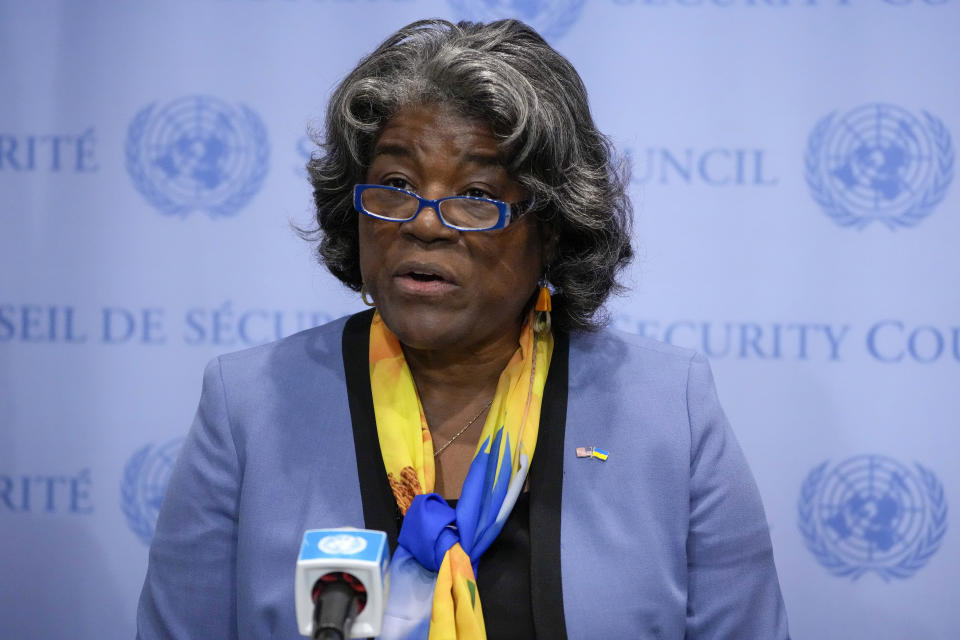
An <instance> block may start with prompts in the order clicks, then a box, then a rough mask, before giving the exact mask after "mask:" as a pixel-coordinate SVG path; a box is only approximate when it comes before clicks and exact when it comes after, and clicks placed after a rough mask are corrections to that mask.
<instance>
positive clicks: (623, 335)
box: [570, 328, 707, 371]
mask: <svg viewBox="0 0 960 640" xmlns="http://www.w3.org/2000/svg"><path fill="white" fill-rule="evenodd" d="M570 352H571V355H572V356H574V355H575V356H576V357H584V356H586V357H587V358H589V359H600V360H602V361H605V362H606V363H608V364H610V365H615V364H620V363H622V364H631V365H634V366H641V367H644V368H645V367H647V366H651V367H655V368H660V369H663V368H666V369H676V370H684V371H686V370H687V369H688V368H689V367H690V365H691V364H692V363H701V362H702V363H706V361H707V359H706V358H705V357H704V356H703V355H702V354H701V353H699V352H698V351H695V350H693V349H688V348H686V347H678V346H675V345H672V344H667V343H665V342H660V341H659V340H655V339H653V338H649V337H646V336H641V335H637V334H634V333H627V332H625V331H620V330H618V329H611V328H604V329H600V330H599V331H595V332H589V333H588V332H577V333H574V334H572V335H571V336H570Z"/></svg>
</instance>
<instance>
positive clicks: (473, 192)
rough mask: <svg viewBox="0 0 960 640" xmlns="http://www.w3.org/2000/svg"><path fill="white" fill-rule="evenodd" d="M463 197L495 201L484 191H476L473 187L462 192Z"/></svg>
mask: <svg viewBox="0 0 960 640" xmlns="http://www.w3.org/2000/svg"><path fill="white" fill-rule="evenodd" d="M463 195H465V196H469V197H471V198H486V199H487V200H496V198H494V197H493V196H492V195H490V193H488V192H487V191H484V190H483V189H478V188H476V187H474V188H473V189H467V190H466V191H464V192H463Z"/></svg>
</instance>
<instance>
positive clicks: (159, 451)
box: [120, 438, 183, 544]
mask: <svg viewBox="0 0 960 640" xmlns="http://www.w3.org/2000/svg"><path fill="white" fill-rule="evenodd" d="M182 445H183V438H175V439H174V440H171V441H169V442H167V443H166V444H164V445H161V446H159V447H155V446H153V445H147V446H145V447H143V448H141V449H138V450H137V451H136V452H135V453H134V454H133V455H132V456H131V457H130V460H129V461H128V462H127V464H126V466H125V467H124V469H123V482H122V483H121V485H120V507H121V509H122V510H123V515H124V516H125V517H126V519H127V524H128V525H129V526H130V530H131V531H133V532H134V533H135V534H136V535H137V537H138V538H140V539H141V540H142V541H143V542H144V544H150V541H151V540H152V539H153V532H154V530H155V529H156V526H157V515H158V514H159V513H160V504H161V502H163V494H164V493H166V491H167V482H168V481H169V480H170V472H171V471H172V470H173V463H174V462H175V461H176V459H177V454H178V453H180V447H181V446H182Z"/></svg>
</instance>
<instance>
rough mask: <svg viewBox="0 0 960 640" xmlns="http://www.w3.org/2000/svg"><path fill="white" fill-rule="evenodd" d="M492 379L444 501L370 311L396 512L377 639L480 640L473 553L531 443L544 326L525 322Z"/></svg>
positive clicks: (414, 412) (511, 498)
mask: <svg viewBox="0 0 960 640" xmlns="http://www.w3.org/2000/svg"><path fill="white" fill-rule="evenodd" d="M519 343H520V344H519V347H518V349H517V351H516V352H515V353H514V354H513V357H512V358H511V359H510V362H509V363H507V366H506V368H505V369H504V370H503V373H502V374H500V380H499V382H498V383H497V391H496V395H495V396H494V398H493V404H491V406H490V411H489V413H488V414H487V419H486V422H485V423H484V425H483V431H482V432H481V434H480V440H479V443H478V445H477V451H476V453H475V454H474V457H473V462H472V463H471V464H470V469H469V471H468V472H467V478H466V480H465V481H464V483H463V489H462V491H461V494H460V499H459V500H458V501H457V507H456V509H455V510H454V509H453V508H452V507H450V506H449V505H448V504H447V502H446V500H444V499H443V498H442V497H440V496H439V495H437V494H436V493H433V487H434V477H435V469H434V463H433V441H432V440H431V438H430V430H429V428H428V427H427V421H426V418H425V417H424V413H423V407H422V406H421V405H420V398H419V396H418V395H417V391H416V387H415V386H414V382H413V376H412V375H411V373H410V369H409V367H408V366H407V362H406V360H405V359H404V357H403V351H402V349H401V348H400V342H399V341H398V340H397V337H396V336H395V335H393V333H392V332H391V331H390V330H389V329H388V328H387V326H386V325H385V324H384V323H383V320H382V319H381V318H380V314H375V315H374V317H373V323H372V324H371V326H370V386H371V389H372V391H373V407H374V412H375V414H376V420H377V434H378V436H379V439H380V451H381V453H382V455H383V462H384V465H385V466H386V470H387V478H388V479H389V481H390V487H391V488H392V489H393V495H394V497H395V498H396V500H397V505H398V506H399V507H400V511H401V513H403V514H404V521H403V526H402V528H401V529H400V537H399V546H398V547H397V550H396V552H395V553H394V555H393V559H392V561H391V565H390V597H389V600H388V603H387V612H386V616H385V618H384V628H383V633H382V634H381V635H380V638H381V640H399V639H401V638H402V639H404V640H455V639H456V640H483V639H485V638H486V630H485V628H484V625H483V610H482V609H481V607H480V594H479V593H477V582H476V571H477V563H478V562H479V560H480V556H481V555H483V552H484V551H486V550H487V548H488V547H489V546H490V544H491V543H492V542H493V541H494V539H496V537H497V535H499V533H500V530H501V529H503V525H504V523H505V522H506V520H507V517H508V516H509V515H510V512H511V511H512V510H513V505H514V504H516V502H517V498H518V497H519V495H520V492H521V491H522V490H523V486H524V482H525V481H526V478H527V471H528V470H529V468H530V461H531V460H532V459H533V451H534V448H535V447H536V444H537V432H538V431H539V428H540V405H541V401H542V398H543V388H544V386H545V384H546V380H547V371H548V370H549V368H550V357H551V355H552V353H553V336H552V335H551V333H550V332H549V330H548V331H544V332H535V331H534V330H533V312H531V314H530V317H528V319H527V322H526V323H525V324H524V327H523V330H522V331H521V334H520V341H519Z"/></svg>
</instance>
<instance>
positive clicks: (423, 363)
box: [138, 21, 787, 640]
mask: <svg viewBox="0 0 960 640" xmlns="http://www.w3.org/2000/svg"><path fill="white" fill-rule="evenodd" d="M322 147H323V149H324V155H322V156H321V157H318V158H316V159H314V160H312V161H311V162H310V165H309V169H310V174H311V178H312V182H313V186H314V194H315V200H316V205H317V220H318V223H319V235H320V238H321V241H320V245H319V253H320V257H321V260H322V262H323V263H324V264H325V265H326V266H327V267H328V268H329V269H330V270H331V272H332V273H333V274H334V275H335V276H337V277H338V278H339V279H340V280H342V281H343V282H344V283H345V284H346V285H347V286H349V287H351V288H353V289H355V290H358V291H360V292H361V294H362V296H363V299H364V300H365V301H366V302H367V303H368V304H370V305H372V306H375V307H376V310H375V312H374V311H370V312H366V313H362V314H358V315H355V316H352V317H350V318H346V319H341V320H339V321H336V322H333V323H331V324H329V325H326V326H323V327H318V328H316V329H312V330H309V331H306V332H303V333H300V334H297V335H294V336H291V337H290V338H287V339H284V340H281V341H280V342H277V343H274V344H271V345H266V346H263V347H258V348H255V349H251V350H248V351H244V352H240V353H237V354H232V355H229V356H223V357H221V358H219V359H217V360H215V361H214V362H213V363H211V364H210V365H209V366H208V368H207V371H206V374H205V378H204V390H203V394H202V396H201V401H200V407H199V410H198V415H197V419H196V422H195V424H194V426H193V429H192V430H191V433H190V437H189V438H188V441H187V444H186V445H185V446H184V449H183V452H182V454H181V457H180V460H179V461H178V463H177V465H176V468H175V471H174V473H173V476H172V477H171V479H170V483H169V486H168V492H167V497H166V499H165V502H164V505H163V509H162V512H161V515H160V519H159V521H158V524H157V532H156V536H155V538H154V543H153V546H152V548H151V553H150V567H149V570H148V573H147V578H146V583H145V585H144V590H143V594H142V596H141V602H140V610H139V616H138V629H139V635H140V636H141V637H143V638H154V637H163V638H181V637H182V638H198V637H215V638H223V637H228V638H230V637H243V638H265V637H295V636H296V635H297V632H296V622H295V620H294V612H293V601H294V599H293V590H292V587H293V569H294V561H295V558H296V556H297V550H298V546H299V541H300V536H301V534H302V532H303V531H304V530H305V529H308V528H320V527H336V526H358V527H367V528H374V529H382V530H385V531H387V533H388V536H389V538H390V542H391V547H392V549H395V551H394V555H393V559H392V564H391V595H390V601H389V604H388V613H387V617H386V619H385V622H384V625H385V630H384V633H383V636H382V637H384V638H404V637H409V638H426V637H427V634H428V633H429V634H430V637H434V638H455V637H456V638H483V637H490V638H532V637H538V638H550V639H553V638H563V637H570V638H620V637H622V638H678V639H679V638H736V639H737V640H746V639H751V638H757V639H762V640H771V639H777V638H784V637H786V634H787V632H786V620H785V615H784V612H783V603H782V600H781V597H780V592H779V586H778V583H777V577H776V571H775V569H774V565H773V559H772V552H771V547H770V540H769V535H768V531H767V526H766V522H765V520H764V515H763V510H762V506H761V504H760V501H759V497H758V494H757V491H756V488H755V486H754V484H753V480H752V478H751V476H750V473H749V470H748V469H747V467H746V464H745V462H744V459H743V456H742V454H741V452H740V450H739V448H738V447H737V444H736V442H735V440H734V438H733V436H732V434H731V433H730V431H729V427H728V425H727V423H726V420H725V418H724V416H723V413H722V411H721V409H720V407H719V405H718V403H717V400H716V395H715V392H714V389H713V383H712V380H711V377H710V372H709V368H708V366H707V364H706V361H705V360H704V359H703V358H702V357H701V356H698V355H695V354H692V353H690V352H687V351H684V350H681V349H677V348H674V347H669V346H666V345H662V344H659V343H656V342H653V341H651V340H647V339H643V338H639V337H636V336H627V335H622V334H619V333H615V332H611V331H607V330H602V329H600V328H599V327H600V325H601V324H602V323H601V321H600V320H599V319H598V317H597V315H598V309H599V308H600V305H601V304H602V303H603V301H604V300H605V299H606V297H607V296H608V294H609V293H610V292H611V291H612V290H613V289H615V288H616V287H617V285H616V281H615V275H616V273H617V272H618V270H619V269H620V268H622V267H623V266H624V264H626V263H627V262H628V261H629V259H630V257H631V249H630V244H629V226H630V225H629V222H630V208H629V202H628V200H627V198H626V195H625V187H624V183H623V181H622V180H621V179H620V177H619V176H620V174H619V173H618V172H617V171H616V169H615V167H614V165H613V164H612V162H611V150H610V147H609V145H608V143H607V141H606V139H605V138H604V137H603V136H602V135H601V134H600V133H599V132H598V131H597V130H596V128H595V127H594V125H593V121H592V118H591V116H590V113H589V109H588V106H587V100H586V92H585V90H584V87H583V85H582V83H581V81H580V78H579V76H578V75H577V73H576V71H575V70H574V69H573V68H572V67H571V66H570V64H569V63H568V62H567V61H566V60H565V59H564V58H563V57H561V56H560V55H559V54H557V53H556V52H555V51H553V50H552V49H551V48H550V47H549V46H548V45H547V44H546V43H545V42H544V41H543V40H542V39H541V38H540V37H539V36H538V35H537V34H536V33H534V32H533V31H532V30H530V29H529V28H528V27H526V26H524V25H522V24H521V23H518V22H514V21H505V22H498V23H492V24H489V25H478V24H466V23H461V24H459V25H453V24H450V23H447V22H442V21H427V22H420V23H415V24H412V25H410V26H408V27H406V28H404V29H401V30H400V31H399V32H397V33H396V34H394V35H393V36H391V37H390V38H389V39H387V40H386V41H385V42H384V43H383V44H382V45H381V46H380V47H379V48H378V49H377V50H376V51H374V52H373V53H372V54H371V55H370V56H369V57H367V58H366V59H364V60H363V61H361V63H360V64H359V66H358V67H357V68H356V69H355V70H354V71H353V72H352V73H351V74H350V75H349V76H348V77H347V78H346V79H345V80H344V81H343V82H342V83H341V84H340V86H339V87H338V89H337V90H336V92H335V93H334V95H333V98H332V100H331V104H330V107H329V111H328V114H327V126H326V131H325V139H324V140H323V141H322ZM551 289H552V290H553V291H554V292H555V293H558V294H559V295H557V296H556V297H555V298H553V300H551V295H550V292H551ZM528 472H529V473H528Z"/></svg>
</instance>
